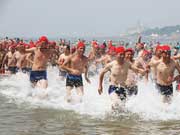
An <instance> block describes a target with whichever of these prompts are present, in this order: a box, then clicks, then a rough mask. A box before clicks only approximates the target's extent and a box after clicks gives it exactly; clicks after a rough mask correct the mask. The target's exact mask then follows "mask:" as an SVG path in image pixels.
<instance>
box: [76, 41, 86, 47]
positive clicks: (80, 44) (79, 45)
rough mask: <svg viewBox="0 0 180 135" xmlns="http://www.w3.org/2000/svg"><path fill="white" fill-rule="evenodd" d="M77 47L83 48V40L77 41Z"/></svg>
mask: <svg viewBox="0 0 180 135" xmlns="http://www.w3.org/2000/svg"><path fill="white" fill-rule="evenodd" d="M79 48H85V44H84V43H83V42H79V43H78V44H77V49H79Z"/></svg>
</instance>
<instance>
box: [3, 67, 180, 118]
mask: <svg viewBox="0 0 180 135" xmlns="http://www.w3.org/2000/svg"><path fill="white" fill-rule="evenodd" d="M90 79H91V84H88V83H87V82H85V80H84V96H83V102H82V103H78V102H76V99H77V95H76V92H75V90H73V91H72V97H73V99H74V100H75V103H67V102H66V101H65V95H66V91H65V81H62V80H60V78H59V76H58V69H57V68H52V67H50V68H48V88H47V89H46V90H42V89H38V88H32V87H31V84H30V82H29V76H28V75H27V74H23V73H17V74H16V75H12V76H9V77H4V78H2V79H1V81H0V87H1V89H0V93H1V94H2V95H4V96H6V97H8V98H9V100H10V101H12V102H14V101H15V102H16V104H23V103H24V102H28V103H29V104H30V105H31V107H42V108H44V107H45V108H52V109H60V110H73V111H75V112H77V113H79V114H85V115H86V114H87V115H91V116H92V117H99V118H104V117H106V116H107V114H108V115H113V113H112V110H111V101H110V98H109V96H108V92H107V89H108V83H104V92H103V94H102V95H101V96H99V95H98V92H97V88H98V81H97V80H98V75H95V76H93V77H91V78H90ZM138 88H139V92H138V95H137V96H132V97H130V98H129V99H128V100H127V102H126V105H125V109H126V111H125V112H119V113H120V114H121V115H128V116H129V117H131V116H133V115H134V114H135V115H137V116H138V117H139V118H141V119H143V120H179V119H180V107H179V104H180V93H178V92H176V91H174V96H173V99H172V103H171V104H165V103H163V102H162V98H161V96H160V95H159V94H158V92H157V90H156V89H155V88H154V85H153V83H152V82H148V83H144V82H139V83H138ZM45 93H46V94H48V97H47V98H44V99H39V98H37V97H36V95H42V94H45Z"/></svg>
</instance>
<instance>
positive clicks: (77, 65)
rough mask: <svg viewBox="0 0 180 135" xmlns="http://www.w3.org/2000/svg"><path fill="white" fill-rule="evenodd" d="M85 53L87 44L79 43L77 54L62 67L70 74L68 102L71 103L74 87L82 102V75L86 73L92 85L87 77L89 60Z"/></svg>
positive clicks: (69, 58) (68, 76)
mask: <svg viewBox="0 0 180 135" xmlns="http://www.w3.org/2000/svg"><path fill="white" fill-rule="evenodd" d="M84 52H85V44H84V43H83V42H79V43H78V45H77V50H76V52H75V54H72V55H70V56H69V57H68V59H66V60H65V61H64V63H63V64H62V65H61V68H62V69H63V70H66V71H67V73H68V74H67V77H66V94H67V97H66V100H67V102H71V100H72V99H71V91H72V89H73V87H76V90H77V94H78V96H80V101H81V98H82V96H83V94H84V88H83V79H82V73H85V79H86V81H87V82H88V83H90V80H89V79H88V77H87V72H88V58H87V57H86V56H85V55H84Z"/></svg>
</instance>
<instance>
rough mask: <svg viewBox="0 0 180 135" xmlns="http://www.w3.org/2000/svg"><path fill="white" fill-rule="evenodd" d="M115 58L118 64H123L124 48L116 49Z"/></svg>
mask: <svg viewBox="0 0 180 135" xmlns="http://www.w3.org/2000/svg"><path fill="white" fill-rule="evenodd" d="M116 57H117V60H118V61H119V62H124V58H125V48H124V47H122V46H121V47H118V48H116Z"/></svg>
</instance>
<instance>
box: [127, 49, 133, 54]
mask: <svg viewBox="0 0 180 135" xmlns="http://www.w3.org/2000/svg"><path fill="white" fill-rule="evenodd" d="M125 52H131V53H133V54H134V50H133V49H132V48H127V49H126V50H125Z"/></svg>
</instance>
